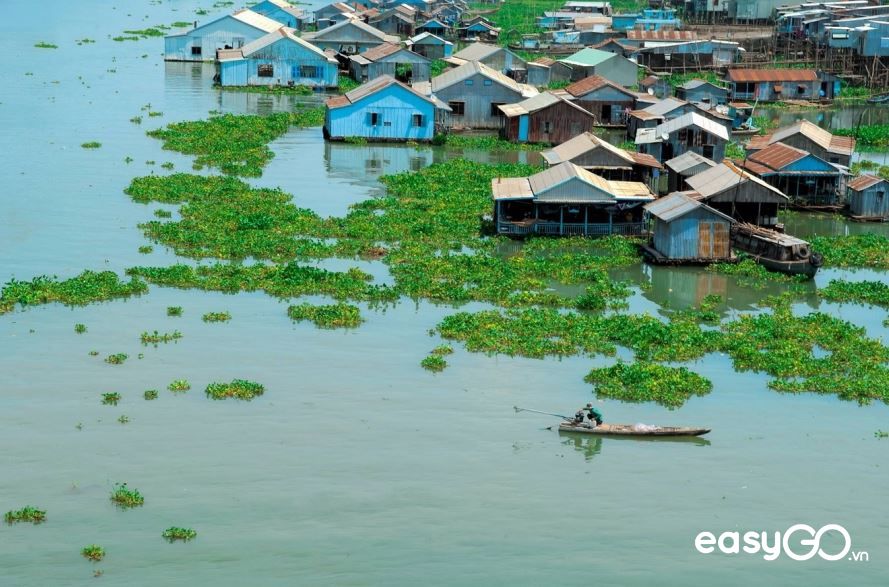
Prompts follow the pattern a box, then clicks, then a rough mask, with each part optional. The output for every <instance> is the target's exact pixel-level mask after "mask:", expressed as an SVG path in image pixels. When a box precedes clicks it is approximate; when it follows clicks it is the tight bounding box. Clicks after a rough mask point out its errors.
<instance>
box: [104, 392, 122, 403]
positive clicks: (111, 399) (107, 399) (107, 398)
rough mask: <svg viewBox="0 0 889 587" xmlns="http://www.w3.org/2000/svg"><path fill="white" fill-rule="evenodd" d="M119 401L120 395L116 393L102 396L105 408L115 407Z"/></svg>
mask: <svg viewBox="0 0 889 587" xmlns="http://www.w3.org/2000/svg"><path fill="white" fill-rule="evenodd" d="M119 401H120V394H119V393H117V392H116V391H112V392H110V393H103V394H102V403H103V404H105V405H106V406H116V405H117V403H118V402H119Z"/></svg>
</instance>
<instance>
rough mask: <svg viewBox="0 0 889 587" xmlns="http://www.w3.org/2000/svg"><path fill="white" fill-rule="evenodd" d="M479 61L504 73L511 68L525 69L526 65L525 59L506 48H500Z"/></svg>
mask: <svg viewBox="0 0 889 587" xmlns="http://www.w3.org/2000/svg"><path fill="white" fill-rule="evenodd" d="M481 63H484V64H485V65H487V66H488V67H490V68H491V69H493V70H495V71H499V72H500V73H506V72H507V71H508V70H511V69H527V67H528V62H527V61H525V60H524V59H522V58H521V57H519V56H518V55H516V54H515V53H513V52H512V51H508V50H506V49H500V50H499V51H497V52H496V53H493V54H492V55H489V56H487V57H485V58H484V59H482V60H481Z"/></svg>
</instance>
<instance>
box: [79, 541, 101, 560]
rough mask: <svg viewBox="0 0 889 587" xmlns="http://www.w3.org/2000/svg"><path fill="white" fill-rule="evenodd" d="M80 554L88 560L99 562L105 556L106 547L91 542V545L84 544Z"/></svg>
mask: <svg viewBox="0 0 889 587" xmlns="http://www.w3.org/2000/svg"><path fill="white" fill-rule="evenodd" d="M80 554H81V555H83V557H84V558H86V559H88V560H91V561H93V562H99V561H100V560H102V559H103V558H105V549H104V548H102V547H101V546H99V545H98V544H90V545H89V546H84V547H83V549H82V550H81V551H80Z"/></svg>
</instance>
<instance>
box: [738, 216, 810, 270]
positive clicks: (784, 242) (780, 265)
mask: <svg viewBox="0 0 889 587" xmlns="http://www.w3.org/2000/svg"><path fill="white" fill-rule="evenodd" d="M731 235H732V246H733V247H734V248H736V249H738V250H740V251H744V252H745V253H747V254H749V255H750V256H751V257H753V260H754V261H756V262H757V263H759V264H760V265H762V266H763V267H765V268H766V269H768V270H770V271H777V272H779V273H786V274H788V275H807V276H809V277H813V276H814V275H815V273H817V271H818V268H819V267H821V265H822V264H823V262H824V258H823V257H822V256H821V255H820V254H819V253H816V252H814V251H812V245H810V244H809V243H808V242H807V241H804V240H803V239H801V238H797V237H795V236H791V235H789V234H784V233H782V232H778V231H776V230H770V229H767V228H762V227H760V226H756V225H753V224H747V223H743V222H742V223H737V224H734V225H733V226H732V231H731Z"/></svg>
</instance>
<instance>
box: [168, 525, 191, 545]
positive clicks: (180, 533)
mask: <svg viewBox="0 0 889 587" xmlns="http://www.w3.org/2000/svg"><path fill="white" fill-rule="evenodd" d="M197 535H198V533H197V532H195V531H194V530H192V529H191V528H179V527H176V526H172V527H170V528H167V529H166V530H164V532H163V534H161V536H162V537H163V538H164V539H165V540H167V541H168V542H175V541H177V540H181V541H183V542H188V541H189V540H194V539H195V538H196V537H197Z"/></svg>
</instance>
